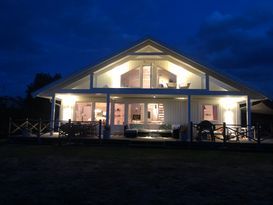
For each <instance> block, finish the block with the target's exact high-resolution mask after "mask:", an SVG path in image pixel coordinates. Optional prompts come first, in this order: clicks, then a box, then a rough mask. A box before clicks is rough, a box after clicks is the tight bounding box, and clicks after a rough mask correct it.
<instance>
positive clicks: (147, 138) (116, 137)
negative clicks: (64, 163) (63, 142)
mask: <svg viewBox="0 0 273 205" xmlns="http://www.w3.org/2000/svg"><path fill="white" fill-rule="evenodd" d="M16 137H22V138H24V136H16ZM29 137H30V138H35V137H37V136H36V135H30V136H29ZM58 137H59V133H58V132H54V133H53V135H51V134H50V133H45V134H43V135H42V136H41V138H45V139H46V138H48V139H54V138H55V139H57V138H58ZM75 138H77V139H86V140H88V139H90V140H92V139H99V138H98V137H97V136H95V137H75ZM110 139H111V140H125V141H151V142H153V141H154V142H175V141H177V142H179V141H181V140H180V139H175V138H173V137H171V136H170V137H162V136H157V135H147V136H138V137H136V138H126V137H124V136H123V135H111V137H110ZM188 141H189V140H188ZM203 142H210V141H209V140H204V141H203ZM216 142H219V143H221V142H223V141H222V140H219V139H216ZM228 143H238V144H241V143H248V144H249V143H250V144H256V143H257V142H254V141H249V140H248V138H242V139H240V141H236V140H235V139H231V140H229V141H228ZM261 143H262V144H273V138H268V139H265V140H263V141H262V142H261Z"/></svg>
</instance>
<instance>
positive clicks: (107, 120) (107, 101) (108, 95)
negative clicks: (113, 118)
mask: <svg viewBox="0 0 273 205" xmlns="http://www.w3.org/2000/svg"><path fill="white" fill-rule="evenodd" d="M109 112H110V94H109V93H107V95H106V126H109V124H110V123H109V117H110V113H109Z"/></svg>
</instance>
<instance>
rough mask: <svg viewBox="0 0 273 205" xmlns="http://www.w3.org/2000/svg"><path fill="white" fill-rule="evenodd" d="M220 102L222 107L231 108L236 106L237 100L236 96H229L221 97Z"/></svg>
mask: <svg viewBox="0 0 273 205" xmlns="http://www.w3.org/2000/svg"><path fill="white" fill-rule="evenodd" d="M220 104H221V105H222V106H223V108H224V109H226V110H231V109H234V108H235V107H236V105H237V100H236V98H229V97H226V98H221V99H220Z"/></svg>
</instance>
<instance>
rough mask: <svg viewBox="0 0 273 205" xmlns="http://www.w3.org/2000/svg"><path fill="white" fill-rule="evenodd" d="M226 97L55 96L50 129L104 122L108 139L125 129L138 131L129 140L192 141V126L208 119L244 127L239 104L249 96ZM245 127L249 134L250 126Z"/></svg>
mask: <svg viewBox="0 0 273 205" xmlns="http://www.w3.org/2000/svg"><path fill="white" fill-rule="evenodd" d="M224 94H225V93H224V92H221V93H219V92H218V94H217V95H204V94H203V95H202V94H191V95H190V94H187V93H185V94H180V93H174V94H169V95H168V94H158V93H157V94H152V93H151V94H126V93H95V94H88V93H85V94H82V93H81V94H78V93H77V94H76V93H56V94H55V95H54V97H52V112H51V120H50V121H51V127H52V126H53V125H54V124H56V123H54V121H56V120H61V121H64V122H65V121H66V122H68V121H69V120H71V121H75V122H84V121H97V122H98V121H100V120H101V122H102V129H103V130H105V129H107V130H109V136H108V137H107V138H111V137H113V136H117V135H120V136H124V135H126V132H125V131H126V129H129V130H130V129H131V130H137V131H138V132H137V133H133V131H131V132H132V133H133V134H131V135H130V134H129V137H132V135H133V136H138V135H139V136H147V137H156V136H163V137H174V138H177V139H180V140H185V139H186V140H189V136H191V135H192V134H193V133H192V129H191V125H192V123H193V124H197V123H200V122H201V121H204V120H207V121H210V122H212V123H213V124H223V123H226V125H227V126H228V127H232V126H235V125H240V126H241V112H240V104H246V105H251V103H250V102H251V101H250V97H248V96H244V95H238V94H237V95H224ZM56 100H59V101H61V104H60V116H55V107H56V103H55V102H56ZM246 119H247V121H248V122H251V106H247V112H246ZM243 126H244V127H247V128H246V129H247V130H249V135H250V134H251V133H250V130H251V127H252V125H251V123H247V125H243ZM52 128H53V127H52ZM178 129H179V131H178V134H177V133H176V134H175V132H176V131H175V130H178ZM139 131H140V132H139ZM181 132H183V135H182V134H181ZM162 134H163V135H162ZM174 134H175V136H174Z"/></svg>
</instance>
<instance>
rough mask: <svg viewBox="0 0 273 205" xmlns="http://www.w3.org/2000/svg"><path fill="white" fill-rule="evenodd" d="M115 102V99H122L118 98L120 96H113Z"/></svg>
mask: <svg viewBox="0 0 273 205" xmlns="http://www.w3.org/2000/svg"><path fill="white" fill-rule="evenodd" d="M111 98H112V99H113V100H115V99H118V98H120V97H118V96H113V97H111Z"/></svg>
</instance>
